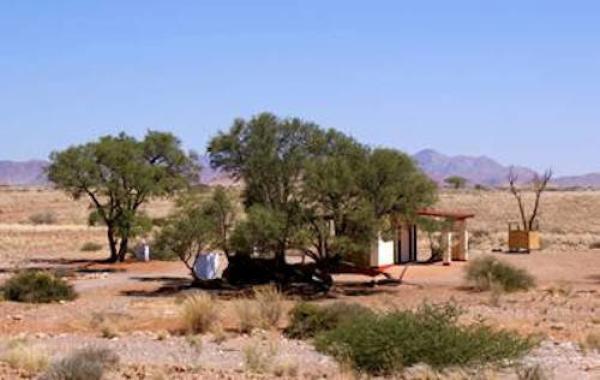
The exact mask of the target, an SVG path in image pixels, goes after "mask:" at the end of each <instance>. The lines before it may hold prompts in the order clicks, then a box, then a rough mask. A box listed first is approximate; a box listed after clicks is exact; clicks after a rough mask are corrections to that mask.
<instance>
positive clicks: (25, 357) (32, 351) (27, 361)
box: [1, 340, 49, 373]
mask: <svg viewBox="0 0 600 380" xmlns="http://www.w3.org/2000/svg"><path fill="white" fill-rule="evenodd" d="M1 359H2V361H3V362H5V363H7V364H8V365H9V366H11V367H12V368H15V369H20V370H24V371H27V372H29V373H38V372H40V371H43V370H44V369H45V368H46V367H47V366H48V362H49V360H48V356H47V355H46V354H45V353H44V352H43V351H42V350H40V349H39V348H37V347H35V346H30V345H28V344H27V342H25V341H22V340H19V341H14V342H10V343H9V344H8V347H7V350H6V352H5V353H4V354H3V355H2V358H1Z"/></svg>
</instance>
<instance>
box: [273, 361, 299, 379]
mask: <svg viewBox="0 0 600 380" xmlns="http://www.w3.org/2000/svg"><path fill="white" fill-rule="evenodd" d="M271 372H272V373H273V375H275V376H276V377H286V378H295V377H298V373H299V365H298V362H296V361H294V360H291V359H287V360H281V361H279V362H277V363H275V365H274V366H273V369H272V370H271Z"/></svg>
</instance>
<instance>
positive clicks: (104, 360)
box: [41, 347, 119, 380]
mask: <svg viewBox="0 0 600 380" xmlns="http://www.w3.org/2000/svg"><path fill="white" fill-rule="evenodd" d="M118 365H119V356H118V355H117V354H116V353H114V352H113V351H111V350H110V349H108V348H98V347H86V348H82V349H80V350H77V351H75V352H74V353H72V354H71V355H69V356H67V357H65V358H64V359H62V360H59V361H57V362H55V363H54V364H52V366H51V367H50V368H49V369H48V371H47V372H46V373H45V374H44V375H42V377H41V379H42V380H100V379H102V378H103V376H104V373H105V372H106V371H110V370H112V369H114V368H116V367H117V366H118Z"/></svg>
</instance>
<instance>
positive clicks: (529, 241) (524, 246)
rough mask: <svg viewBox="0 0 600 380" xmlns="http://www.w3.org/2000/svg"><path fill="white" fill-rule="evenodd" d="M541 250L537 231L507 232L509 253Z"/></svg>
mask: <svg viewBox="0 0 600 380" xmlns="http://www.w3.org/2000/svg"><path fill="white" fill-rule="evenodd" d="M541 248H542V246H541V242H540V232H539V231H523V230H513V229H511V230H509V231H508V250H509V251H510V252H519V251H528V252H529V251H536V250H540V249H541Z"/></svg>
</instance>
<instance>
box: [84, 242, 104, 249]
mask: <svg viewBox="0 0 600 380" xmlns="http://www.w3.org/2000/svg"><path fill="white" fill-rule="evenodd" d="M103 247H104V246H103V245H102V244H98V243H94V242H91V241H88V242H87V243H85V244H83V245H82V246H81V251H82V252H96V251H99V250H101V249H102V248H103Z"/></svg>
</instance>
